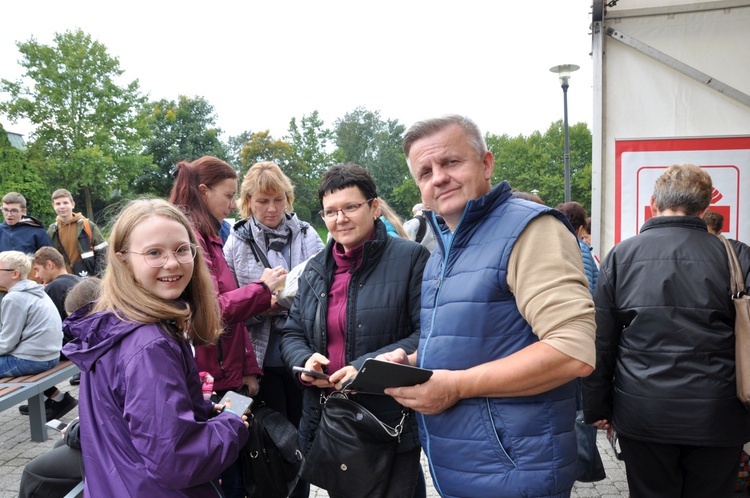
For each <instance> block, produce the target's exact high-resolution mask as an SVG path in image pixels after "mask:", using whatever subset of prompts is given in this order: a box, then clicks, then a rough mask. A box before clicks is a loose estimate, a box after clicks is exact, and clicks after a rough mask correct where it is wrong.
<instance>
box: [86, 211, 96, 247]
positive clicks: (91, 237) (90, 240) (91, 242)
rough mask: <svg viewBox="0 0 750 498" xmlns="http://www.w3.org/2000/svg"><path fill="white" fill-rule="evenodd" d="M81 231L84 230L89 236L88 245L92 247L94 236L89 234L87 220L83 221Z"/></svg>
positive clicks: (89, 227)
mask: <svg viewBox="0 0 750 498" xmlns="http://www.w3.org/2000/svg"><path fill="white" fill-rule="evenodd" d="M83 229H84V230H86V233H87V234H88V236H89V244H91V247H94V235H93V234H92V233H91V225H90V224H89V219H88V218H84V219H83Z"/></svg>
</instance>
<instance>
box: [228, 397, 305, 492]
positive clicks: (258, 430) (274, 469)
mask: <svg viewBox="0 0 750 498" xmlns="http://www.w3.org/2000/svg"><path fill="white" fill-rule="evenodd" d="M249 417H250V418H249V419H248V424H249V428H248V430H249V431H250V439H249V440H248V442H247V444H246V445H245V446H244V447H243V448H242V450H241V452H240V459H241V461H242V469H243V475H244V477H245V493H247V496H249V497H250V498H276V497H278V498H286V497H287V496H289V493H291V492H292V490H293V489H294V486H296V484H297V479H298V476H297V474H298V473H299V469H300V467H301V466H302V461H303V460H304V457H303V456H302V452H301V451H300V449H299V445H298V443H297V428H296V427H294V425H293V424H292V423H291V422H289V421H288V420H287V419H286V417H284V416H283V415H282V414H281V413H279V412H277V411H276V410H273V409H271V408H269V407H267V406H265V405H263V404H260V405H259V406H254V407H253V410H252V415H251V416H249Z"/></svg>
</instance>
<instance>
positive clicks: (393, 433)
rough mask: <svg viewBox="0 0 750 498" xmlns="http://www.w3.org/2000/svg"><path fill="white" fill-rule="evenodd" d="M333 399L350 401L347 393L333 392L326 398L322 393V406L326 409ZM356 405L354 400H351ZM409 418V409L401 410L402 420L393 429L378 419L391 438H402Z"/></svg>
mask: <svg viewBox="0 0 750 498" xmlns="http://www.w3.org/2000/svg"><path fill="white" fill-rule="evenodd" d="M331 398H343V399H347V400H348V399H349V396H348V395H347V394H346V392H345V391H333V392H332V393H331V394H329V395H328V396H326V395H325V394H324V393H323V392H322V391H321V393H320V404H321V405H322V406H323V408H325V404H326V403H327V402H328V400H329V399H331ZM350 401H352V402H354V403H356V402H355V401H354V400H350ZM408 416H409V409H408V408H406V407H403V408H401V420H399V421H398V423H397V424H396V426H395V427H391V426H390V425H388V424H386V423H385V422H383V421H382V420H380V419H378V422H380V425H381V426H383V429H385V430H386V432H388V434H390V435H391V437H397V438H399V440H400V438H401V432H403V430H404V423H405V422H406V417H408Z"/></svg>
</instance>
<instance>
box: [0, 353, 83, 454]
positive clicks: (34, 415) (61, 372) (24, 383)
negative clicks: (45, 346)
mask: <svg viewBox="0 0 750 498" xmlns="http://www.w3.org/2000/svg"><path fill="white" fill-rule="evenodd" d="M78 372H79V370H78V367H77V366H75V365H74V364H73V362H71V361H70V360H65V361H61V362H60V363H58V364H57V366H55V367H54V368H51V369H49V370H47V371H46V372H42V373H38V374H34V375H23V376H21V377H3V378H0V411H4V410H6V409H8V408H10V407H12V406H15V405H17V404H18V403H21V402H22V401H26V400H28V402H29V426H30V428H31V440H32V441H46V440H47V426H46V425H44V424H45V423H46V422H47V412H46V411H45V409H44V391H46V390H47V389H49V388H50V387H52V386H54V385H57V384H59V383H60V382H63V381H65V380H68V379H69V378H71V377H72V376H73V375H75V374H77V373H78Z"/></svg>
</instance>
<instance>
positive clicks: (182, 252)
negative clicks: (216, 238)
mask: <svg viewBox="0 0 750 498" xmlns="http://www.w3.org/2000/svg"><path fill="white" fill-rule="evenodd" d="M128 252H132V253H133V254H140V255H141V256H143V260H144V261H145V262H146V264H147V265H148V266H150V267H151V268H161V267H162V266H164V265H166V264H167V261H168V260H169V255H170V254H173V255H174V259H176V260H177V262H178V263H180V264H183V265H184V264H187V263H190V262H191V261H192V260H194V259H195V255H196V254H197V253H198V249H197V248H196V247H195V245H194V244H182V245H181V246H180V247H178V248H177V249H175V250H174V251H167V250H166V249H162V248H161V247H154V248H153V249H149V250H148V251H146V252H138V251H131V250H125V251H122V253H123V254H126V253H128Z"/></svg>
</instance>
